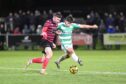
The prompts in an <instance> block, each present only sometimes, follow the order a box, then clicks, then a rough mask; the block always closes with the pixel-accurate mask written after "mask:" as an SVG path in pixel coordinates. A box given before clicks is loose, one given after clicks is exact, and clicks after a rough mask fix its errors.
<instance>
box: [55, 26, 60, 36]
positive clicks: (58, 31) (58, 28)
mask: <svg viewBox="0 0 126 84" xmlns="http://www.w3.org/2000/svg"><path fill="white" fill-rule="evenodd" d="M55 33H56V34H58V35H60V34H62V30H61V24H58V27H57V30H56V31H55Z"/></svg>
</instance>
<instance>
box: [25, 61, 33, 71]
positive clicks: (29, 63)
mask: <svg viewBox="0 0 126 84" xmlns="http://www.w3.org/2000/svg"><path fill="white" fill-rule="evenodd" d="M31 64H32V60H31V59H29V60H28V62H27V64H26V65H25V70H27V68H28V66H30V65H31Z"/></svg>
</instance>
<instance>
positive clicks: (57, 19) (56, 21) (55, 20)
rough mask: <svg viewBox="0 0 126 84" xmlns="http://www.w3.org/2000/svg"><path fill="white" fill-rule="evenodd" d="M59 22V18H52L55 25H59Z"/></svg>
mask: <svg viewBox="0 0 126 84" xmlns="http://www.w3.org/2000/svg"><path fill="white" fill-rule="evenodd" d="M60 20H61V18H59V17H56V16H54V17H53V22H54V23H56V24H57V23H59V22H60Z"/></svg>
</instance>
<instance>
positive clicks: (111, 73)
mask: <svg viewBox="0 0 126 84" xmlns="http://www.w3.org/2000/svg"><path fill="white" fill-rule="evenodd" d="M0 70H24V68H9V67H0ZM27 70H37V71H39V70H40V69H32V68H28V69H27ZM56 71H64V72H67V71H68V70H56ZM78 74H79V75H83V74H92V75H126V72H112V71H79V72H78ZM8 75H9V74H8ZM11 75H12V74H10V76H11ZM24 75H26V76H33V75H36V76H38V75H37V74H24ZM50 75H57V74H52V73H51V74H50ZM15 76H16V74H15Z"/></svg>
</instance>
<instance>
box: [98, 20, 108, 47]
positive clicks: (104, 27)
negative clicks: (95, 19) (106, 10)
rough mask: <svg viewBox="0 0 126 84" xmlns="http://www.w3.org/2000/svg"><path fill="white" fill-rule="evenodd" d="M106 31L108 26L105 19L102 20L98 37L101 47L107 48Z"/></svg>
mask: <svg viewBox="0 0 126 84" xmlns="http://www.w3.org/2000/svg"><path fill="white" fill-rule="evenodd" d="M104 33H106V26H105V23H104V21H103V20H101V22H100V25H99V28H98V38H99V41H100V44H101V48H102V49H105V46H104V39H103V34H104Z"/></svg>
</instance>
